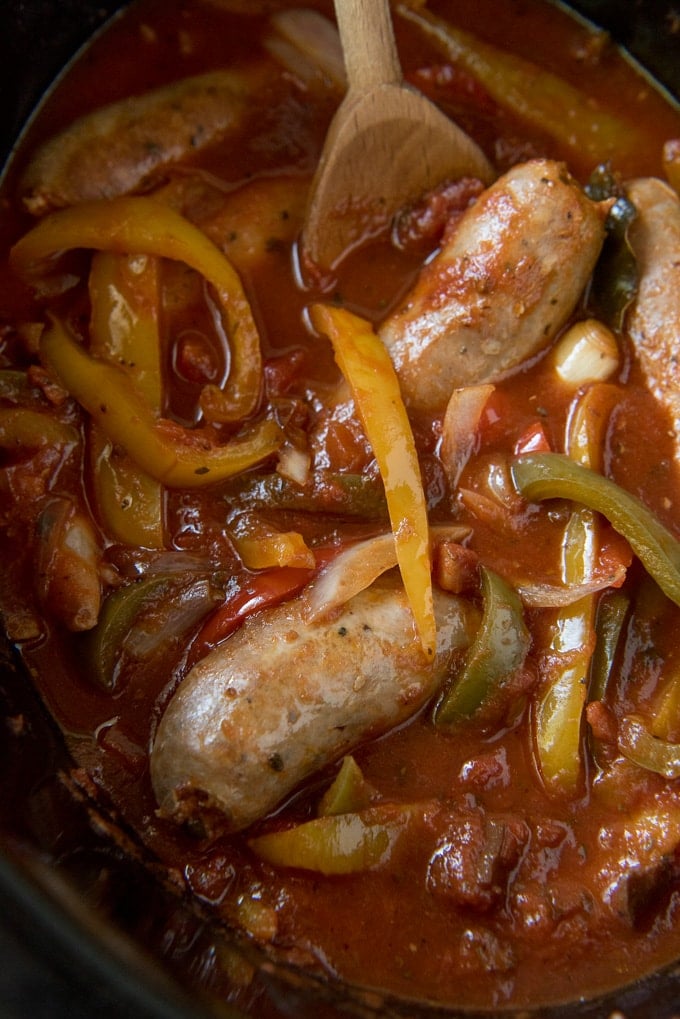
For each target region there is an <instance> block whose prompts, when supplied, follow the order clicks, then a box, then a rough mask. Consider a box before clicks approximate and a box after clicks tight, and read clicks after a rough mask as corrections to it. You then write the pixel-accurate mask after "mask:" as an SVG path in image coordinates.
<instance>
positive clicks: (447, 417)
mask: <svg viewBox="0 0 680 1019" xmlns="http://www.w3.org/2000/svg"><path fill="white" fill-rule="evenodd" d="M493 391H494V386H491V385H480V386H465V388H464V389H454V391H453V392H452V393H451V397H450V399H449V402H448V405H447V408H446V412H445V414H444V420H443V422H442V437H441V442H440V449H439V455H440V457H441V461H442V463H443V464H444V468H445V470H446V474H447V476H448V479H449V484H450V485H451V487H452V488H456V486H457V485H458V482H459V481H460V476H461V474H462V473H463V468H464V467H465V465H466V463H467V462H468V460H469V459H470V455H471V453H472V451H473V449H474V446H475V442H476V440H477V432H478V429H479V422H480V419H481V416H482V412H483V410H484V408H485V406H486V404H487V401H488V399H489V397H490V396H491V394H492V393H493Z"/></svg>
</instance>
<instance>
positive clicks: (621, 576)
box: [515, 566, 626, 609]
mask: <svg viewBox="0 0 680 1019" xmlns="http://www.w3.org/2000/svg"><path fill="white" fill-rule="evenodd" d="M625 579H626V568H625V566H617V567H616V569H615V570H614V572H613V573H609V574H606V575H602V576H600V577H594V578H593V579H592V580H588V581H586V582H585V583H583V584H569V585H566V586H565V585H562V584H548V583H545V584H542V583H526V584H525V583H521V582H520V583H517V584H516V585H515V586H516V588H517V591H518V592H519V596H520V598H521V599H522V601H523V602H524V604H525V605H528V606H530V608H537V609H552V608H562V607H563V606H566V605H573V603H574V602H577V601H579V599H580V598H584V597H585V596H586V595H590V594H597V592H598V591H604V590H605V589H606V588H608V587H621V584H622V583H623V581H624V580H625Z"/></svg>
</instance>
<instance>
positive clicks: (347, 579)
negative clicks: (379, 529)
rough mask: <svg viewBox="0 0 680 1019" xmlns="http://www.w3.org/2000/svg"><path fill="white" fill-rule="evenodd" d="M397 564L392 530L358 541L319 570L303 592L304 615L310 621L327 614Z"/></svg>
mask: <svg viewBox="0 0 680 1019" xmlns="http://www.w3.org/2000/svg"><path fill="white" fill-rule="evenodd" d="M396 565H397V553H396V549H395V545H394V535H393V534H392V532H389V533H387V534H380V535H378V536H377V537H375V538H367V539H366V540H365V541H359V542H357V544H356V545H352V546H351V547H350V548H348V549H346V550H345V551H344V552H341V553H340V555H339V556H337V557H336V558H335V559H334V560H333V562H332V563H330V564H329V565H328V566H326V567H325V569H323V570H321V572H320V573H319V574H318V576H317V577H316V579H315V580H314V581H313V582H312V583H311V584H310V585H309V587H307V588H306V590H305V592H304V594H303V595H302V598H303V602H304V609H303V614H304V618H305V619H306V620H308V621H309V622H311V621H313V620H317V619H322V618H323V617H325V616H328V615H330V614H331V613H332V612H333V611H334V610H335V609H337V608H340V607H341V606H342V605H344V604H345V603H346V602H348V601H349V600H350V598H353V597H354V595H356V594H359V592H360V591H363V590H365V589H366V588H367V587H370V586H371V584H372V583H373V581H374V580H376V579H377V578H378V577H379V576H380V575H381V574H382V573H385V572H386V570H390V569H392V567H393V566H396Z"/></svg>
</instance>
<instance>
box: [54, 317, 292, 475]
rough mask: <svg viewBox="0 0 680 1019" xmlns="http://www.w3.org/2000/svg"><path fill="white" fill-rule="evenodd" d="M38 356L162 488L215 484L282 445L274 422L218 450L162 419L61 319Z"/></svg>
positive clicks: (261, 424)
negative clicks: (83, 343) (95, 355)
mask: <svg viewBox="0 0 680 1019" xmlns="http://www.w3.org/2000/svg"><path fill="white" fill-rule="evenodd" d="M40 352H41V355H42V358H43V361H44V363H45V365H46V367H47V368H48V369H49V370H50V371H51V372H53V373H54V375H55V376H56V377H57V378H58V379H59V381H60V382H61V384H62V385H63V387H64V388H65V389H66V390H67V391H68V392H69V393H70V394H71V396H72V397H73V398H74V399H75V400H77V401H78V403H79V404H80V405H81V406H82V407H84V409H85V410H86V411H87V412H88V414H90V416H91V417H92V419H93V420H94V421H95V422H96V424H98V425H99V427H100V428H101V429H102V431H103V432H104V433H105V434H106V435H107V436H108V438H109V439H110V440H111V442H113V443H118V444H120V445H121V446H122V447H123V449H124V450H125V451H126V453H127V454H128V455H129V456H130V457H131V458H132V459H133V460H134V461H135V463H136V464H137V465H138V466H139V467H140V468H141V469H142V470H143V471H146V472H147V474H150V475H151V477H153V478H156V480H157V481H160V482H161V483H162V484H164V485H169V486H171V487H174V488H196V487H199V486H204V485H211V484H215V483H216V482H218V481H223V480H224V479H225V478H229V477H231V476H232V475H233V474H238V473H240V472H241V471H244V470H246V468H248V467H252V466H253V465H254V464H256V463H258V462H259V461H260V460H263V459H264V458H265V457H267V456H269V455H270V454H271V453H274V452H276V450H277V449H278V448H279V447H280V445H281V443H282V441H283V436H282V433H281V429H280V428H279V426H278V425H277V424H276V422H275V421H272V420H270V419H263V420H261V421H259V422H257V423H256V424H255V425H253V428H252V430H251V431H250V433H249V434H248V435H244V436H235V437H233V438H231V439H230V440H229V442H228V443H226V444H225V445H223V446H219V445H216V444H215V442H214V439H213V438H212V436H210V435H208V434H206V433H205V432H201V431H199V430H198V429H189V428H183V427H182V426H181V425H178V424H175V423H174V422H172V421H169V420H167V419H163V418H159V417H158V416H157V415H156V414H154V412H153V411H152V410H151V408H150V407H149V405H148V403H147V402H146V400H145V399H144V398H143V396H142V395H141V394H140V393H139V392H138V391H137V390H136V389H135V387H134V385H133V383H132V382H131V380H130V376H129V375H128V374H127V372H125V371H124V370H123V369H122V368H119V367H118V366H117V365H115V364H111V363H108V362H106V361H100V360H99V359H97V358H94V357H91V356H90V355H89V354H88V353H87V351H86V350H85V349H84V347H83V346H82V345H81V344H80V343H78V342H77V341H76V340H75V339H73V337H72V336H70V335H69V333H68V332H67V331H66V329H65V327H64V325H63V324H62V323H61V322H59V321H58V320H57V319H52V326H51V328H48V329H46V330H45V332H44V333H43V336H42V339H41V343H40Z"/></svg>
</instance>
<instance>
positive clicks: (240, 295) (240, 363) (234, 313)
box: [10, 197, 263, 422]
mask: <svg viewBox="0 0 680 1019" xmlns="http://www.w3.org/2000/svg"><path fill="white" fill-rule="evenodd" d="M73 248H93V249H95V250H100V251H112V252H116V253H118V254H120V255H135V254H139V255H156V256H157V257H159V258H169V259H174V260H176V261H181V262H185V263H186V264H187V265H188V266H190V267H191V268H192V269H195V270H196V271H197V272H199V273H200V274H201V275H202V276H203V277H204V278H205V279H206V280H207V281H208V283H210V284H211V285H212V286H213V287H214V289H215V292H216V294H217V298H218V301H219V305H220V308H221V310H222V312H223V313H224V316H225V320H226V325H227V334H228V336H229V342H230V347H231V370H230V375H229V379H228V382H227V385H226V386H225V388H224V390H220V389H218V387H217V386H212V385H210V386H206V387H205V388H204V393H203V399H202V401H201V404H202V406H203V404H204V403H205V406H203V410H204V413H206V416H207V417H208V418H209V420H212V421H221V422H226V421H240V420H241V419H242V418H244V417H247V416H248V415H250V414H252V413H253V411H254V410H255V408H256V407H257V404H258V402H259V399H260V393H261V389H262V377H263V373H262V353H261V350H260V338H259V334H258V331H257V327H256V325H255V321H254V319H253V314H252V311H251V308H250V304H249V303H248V300H247V298H246V295H245V293H244V290H243V286H242V284H241V280H240V278H239V276H238V273H237V272H236V270H235V269H234V268H233V266H232V265H231V263H230V262H229V260H228V259H227V258H226V256H225V255H224V254H223V253H222V252H221V251H220V249H219V248H218V247H217V246H216V245H215V244H213V242H212V241H211V240H209V239H208V237H206V236H205V234H203V233H202V232H201V231H200V230H199V229H198V228H197V227H195V226H194V225H193V224H192V223H190V222H189V220H187V219H185V218H184V217H183V216H181V215H180V214H179V213H178V212H175V210H174V209H171V208H170V207H169V206H167V205H164V204H163V203H162V202H159V201H155V200H154V199H153V198H146V197H122V198H113V199H110V200H107V201H104V200H103V201H99V202H83V203H82V204H80V205H74V206H71V207H70V208H68V209H61V210H60V211H58V212H54V213H52V214H51V215H49V216H46V217H45V218H44V219H43V220H41V221H40V223H38V225H37V226H35V227H34V228H33V229H32V230H30V231H29V232H28V233H27V234H25V235H24V236H23V237H22V238H21V240H19V241H18V242H17V243H16V244H15V245H14V247H13V248H12V250H11V252H10V262H11V264H12V266H13V268H14V269H15V271H16V272H18V273H19V275H20V276H22V278H24V279H26V280H27V281H30V280H31V279H36V278H40V276H43V275H46V274H47V273H48V272H49V270H50V268H51V264H52V262H53V261H54V259H55V258H57V257H58V256H59V255H61V254H62V253H63V252H65V251H68V250H70V249H73Z"/></svg>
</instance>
